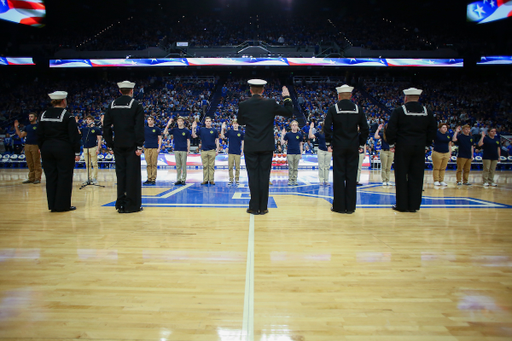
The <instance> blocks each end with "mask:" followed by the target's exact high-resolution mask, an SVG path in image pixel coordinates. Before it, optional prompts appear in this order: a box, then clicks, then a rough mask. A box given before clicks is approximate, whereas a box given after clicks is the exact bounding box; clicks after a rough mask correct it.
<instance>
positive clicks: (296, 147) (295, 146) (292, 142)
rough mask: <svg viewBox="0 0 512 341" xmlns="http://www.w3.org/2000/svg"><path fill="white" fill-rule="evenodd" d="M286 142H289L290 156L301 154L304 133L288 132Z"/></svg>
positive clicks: (285, 137)
mask: <svg viewBox="0 0 512 341" xmlns="http://www.w3.org/2000/svg"><path fill="white" fill-rule="evenodd" d="M284 140H285V141H288V151H287V153H288V154H300V143H301V142H302V132H300V131H298V132H296V133H293V132H291V131H290V132H288V133H286V135H285V136H284Z"/></svg>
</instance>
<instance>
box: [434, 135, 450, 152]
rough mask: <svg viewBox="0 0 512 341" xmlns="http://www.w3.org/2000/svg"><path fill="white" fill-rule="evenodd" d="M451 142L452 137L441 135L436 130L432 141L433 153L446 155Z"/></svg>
mask: <svg viewBox="0 0 512 341" xmlns="http://www.w3.org/2000/svg"><path fill="white" fill-rule="evenodd" d="M451 140H452V137H451V136H450V134H448V133H446V134H441V132H440V131H439V130H438V131H437V134H436V138H435V139H434V151H436V152H438V153H448V152H449V151H450V148H449V143H450V142H451Z"/></svg>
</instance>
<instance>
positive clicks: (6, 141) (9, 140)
mask: <svg viewBox="0 0 512 341" xmlns="http://www.w3.org/2000/svg"><path fill="white" fill-rule="evenodd" d="M4 145H6V146H9V147H12V138H11V137H4Z"/></svg>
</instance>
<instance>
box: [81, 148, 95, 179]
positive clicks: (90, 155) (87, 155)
mask: <svg viewBox="0 0 512 341" xmlns="http://www.w3.org/2000/svg"><path fill="white" fill-rule="evenodd" d="M97 148H98V147H91V148H84V159H85V169H88V170H89V180H93V179H94V180H96V179H97V178H98V154H96V151H97V150H98V149H97ZM89 160H90V161H89ZM89 167H92V169H90V168H89Z"/></svg>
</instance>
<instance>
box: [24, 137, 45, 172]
mask: <svg viewBox="0 0 512 341" xmlns="http://www.w3.org/2000/svg"><path fill="white" fill-rule="evenodd" d="M25 158H26V161H27V166H28V179H29V180H30V181H35V180H41V174H42V173H43V169H42V168H41V155H40V153H39V147H38V146H37V144H26V145H25Z"/></svg>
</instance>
